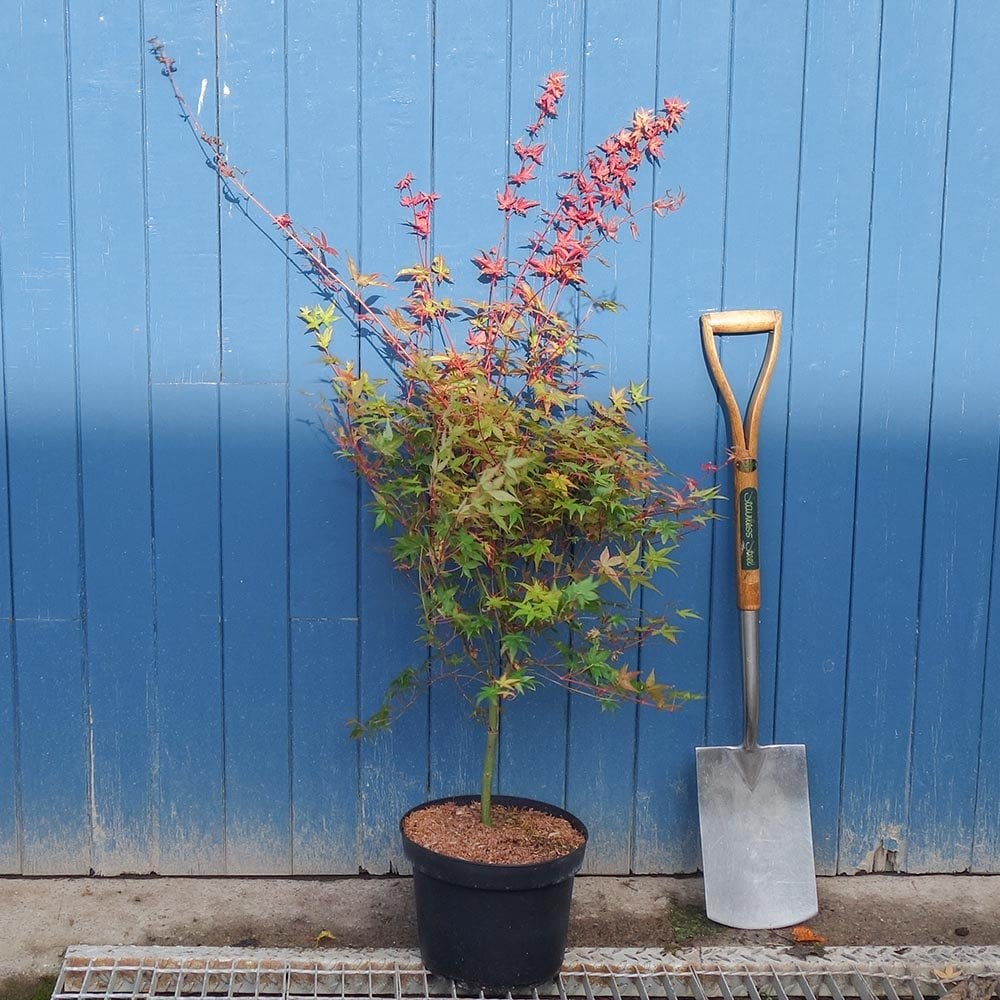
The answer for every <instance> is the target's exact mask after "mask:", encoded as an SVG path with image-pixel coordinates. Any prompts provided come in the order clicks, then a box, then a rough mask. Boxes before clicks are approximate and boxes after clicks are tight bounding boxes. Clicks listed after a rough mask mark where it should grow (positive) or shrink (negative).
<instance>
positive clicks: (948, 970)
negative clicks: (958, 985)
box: [931, 962, 962, 979]
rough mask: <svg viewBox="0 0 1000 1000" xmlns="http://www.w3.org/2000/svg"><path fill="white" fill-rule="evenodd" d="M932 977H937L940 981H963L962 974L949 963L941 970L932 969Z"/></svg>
mask: <svg viewBox="0 0 1000 1000" xmlns="http://www.w3.org/2000/svg"><path fill="white" fill-rule="evenodd" d="M931 975H932V976H937V978H938V979H961V978H962V973H961V972H959V971H958V969H956V968H955V966H954V965H952V964H951V962H949V963H948V964H947V965H944V966H942V967H941V968H940V969H931Z"/></svg>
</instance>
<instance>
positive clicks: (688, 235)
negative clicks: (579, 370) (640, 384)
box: [632, 0, 730, 874]
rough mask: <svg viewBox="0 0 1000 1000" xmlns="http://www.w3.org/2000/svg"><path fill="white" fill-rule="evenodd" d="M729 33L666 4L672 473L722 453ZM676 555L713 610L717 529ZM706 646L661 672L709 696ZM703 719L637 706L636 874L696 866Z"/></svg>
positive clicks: (665, 388) (695, 633) (700, 714)
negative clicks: (715, 357)
mask: <svg viewBox="0 0 1000 1000" xmlns="http://www.w3.org/2000/svg"><path fill="white" fill-rule="evenodd" d="M729 37H730V4H729V2H728V0H712V2H710V3H692V2H689V0H671V2H666V3H663V4H662V5H661V12H660V28H659V34H658V65H659V67H660V73H659V82H658V88H657V90H658V94H657V96H658V97H659V96H661V95H662V96H679V97H681V98H683V99H685V100H689V101H690V102H691V106H690V109H689V111H688V116H687V120H686V123H685V124H684V126H683V127H682V129H681V131H680V133H679V134H678V135H677V136H674V137H671V139H670V141H669V142H668V143H667V147H666V148H667V157H666V160H665V166H664V167H663V168H662V169H661V170H659V171H658V173H657V185H656V186H657V190H662V189H664V188H670V189H671V190H674V191H676V190H677V189H678V188H680V189H682V190H683V191H684V192H685V193H686V195H687V202H686V203H685V205H684V207H683V208H682V209H681V210H680V211H679V212H677V213H676V215H671V216H668V217H667V218H665V219H663V220H660V221H659V222H658V223H657V224H656V225H655V228H654V234H653V245H652V270H651V274H652V283H653V287H652V300H651V302H652V330H651V346H650V351H651V353H650V372H649V393H650V395H651V396H652V397H653V401H652V402H651V403H650V404H649V414H648V421H649V424H648V426H649V432H648V439H649V444H650V448H651V450H652V452H653V454H654V455H656V456H657V457H659V458H660V459H661V460H662V461H664V462H665V463H666V464H667V466H668V467H669V468H671V469H673V470H674V471H675V472H677V473H679V474H681V475H691V476H695V477H699V476H701V472H700V468H701V466H702V464H703V463H705V462H707V461H711V458H712V455H713V452H714V441H713V434H714V429H715V409H716V407H715V398H714V395H713V393H712V390H711V384H710V383H709V381H708V376H707V374H704V372H705V365H704V360H703V358H702V354H701V341H700V339H699V335H698V315H699V313H700V312H702V311H704V310H705V309H706V308H712V307H714V306H715V305H716V304H717V303H718V302H719V298H720V295H721V281H722V273H721V261H722V237H723V221H724V208H725V205H724V191H725V176H726V174H725V149H726V136H727V114H726V112H727V96H726V95H727V93H728V88H729ZM680 373H683V375H681V374H680ZM678 562H679V564H680V565H679V576H678V577H677V578H674V577H673V576H671V575H669V574H666V577H667V578H666V579H665V580H664V583H663V586H664V588H666V589H667V590H668V591H669V593H670V595H671V601H675V602H676V603H677V605H678V606H679V607H686V608H691V609H693V610H694V611H696V612H697V613H699V614H701V615H702V616H703V617H707V615H708V611H709V594H710V581H711V576H710V573H711V535H710V533H709V532H708V531H701V532H698V533H696V534H695V535H692V536H690V537H688V538H687V539H685V541H684V542H683V546H682V548H681V549H680V550H679V552H678ZM707 644H708V630H707V627H706V625H705V622H704V621H701V622H699V621H690V622H688V623H687V627H686V628H685V630H684V635H683V636H682V637H681V641H680V642H679V644H678V645H677V647H676V648H675V649H672V650H671V651H670V652H669V656H668V658H667V662H666V664H665V667H666V669H664V670H663V671H662V672H659V671H658V673H657V677H658V679H660V680H663V681H667V682H669V683H671V684H673V685H675V686H676V687H678V688H680V689H681V690H685V691H691V692H694V693H697V694H701V695H703V694H704V693H705V691H706V686H707V673H706V661H707ZM705 718H706V716H705V702H703V701H695V702H691V703H689V704H688V705H685V706H684V707H683V708H682V709H681V710H680V711H679V712H676V713H671V714H669V715H665V714H664V713H658V712H640V713H639V726H638V747H637V759H636V793H635V795H636V799H635V834H634V838H635V846H634V850H633V860H632V869H633V871H635V872H637V873H642V874H647V873H655V872H690V871H694V870H695V869H696V868H697V866H698V858H699V853H700V852H699V847H698V812H697V790H696V787H695V773H694V747H695V746H698V745H699V744H702V743H703V742H704V739H705Z"/></svg>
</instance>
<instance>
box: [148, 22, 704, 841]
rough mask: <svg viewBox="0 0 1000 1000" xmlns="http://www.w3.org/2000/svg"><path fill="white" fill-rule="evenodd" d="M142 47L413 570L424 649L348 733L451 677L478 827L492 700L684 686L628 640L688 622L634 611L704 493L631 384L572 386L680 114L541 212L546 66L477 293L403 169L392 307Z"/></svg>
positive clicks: (165, 63)
mask: <svg viewBox="0 0 1000 1000" xmlns="http://www.w3.org/2000/svg"><path fill="white" fill-rule="evenodd" d="M151 47H152V51H153V53H154V55H155V57H156V59H157V60H158V61H159V63H160V64H161V66H162V67H163V73H164V75H165V76H166V77H167V78H168V79H169V81H170V84H171V86H172V88H173V91H174V95H175V97H176V99H177V101H178V102H179V104H180V106H181V108H182V111H183V113H184V115H185V117H186V118H187V120H188V122H189V124H190V125H191V127H192V129H193V130H194V133H195V135H196V136H197V137H198V139H199V141H200V142H201V143H202V145H203V146H204V147H205V148H206V150H207V153H208V155H209V158H210V161H211V162H212V163H213V164H214V165H215V168H216V170H217V171H218V173H219V175H220V176H221V178H222V180H223V182H224V183H225V184H226V185H228V187H229V188H230V190H231V192H232V193H233V196H234V197H238V198H240V199H242V200H243V202H244V203H245V205H246V207H247V208H248V209H254V210H257V211H259V212H262V213H263V214H264V215H265V216H267V217H268V218H269V219H270V221H271V223H272V224H273V225H274V226H275V227H277V229H278V230H279V231H280V233H281V235H282V236H283V237H284V238H285V240H287V241H288V243H289V244H290V248H291V250H292V251H293V252H295V253H297V254H299V255H300V261H302V262H304V264H302V265H301V266H303V269H304V270H305V271H306V272H307V273H308V275H309V277H310V278H311V279H312V281H313V282H314V284H315V285H316V287H317V288H318V290H319V291H320V294H321V299H320V301H319V302H318V303H317V304H315V305H312V306H307V307H303V308H302V309H301V311H300V317H301V319H302V321H303V323H304V326H305V330H306V332H307V333H308V334H309V336H310V337H311V340H312V345H313V347H314V349H315V350H316V351H318V353H319V355H320V357H321V358H322V361H323V362H324V363H325V364H326V366H327V372H328V376H329V382H330V386H331V388H332V400H331V407H330V409H331V413H332V414H333V417H334V419H333V420H332V421H331V433H332V434H333V436H334V438H335V440H336V442H337V445H338V448H339V452H340V454H341V455H342V456H343V457H344V458H346V459H347V460H348V461H350V462H351V463H352V464H353V466H354V468H355V469H356V471H357V473H358V475H359V476H360V477H361V478H362V479H363V480H364V481H365V483H367V485H368V487H369V488H370V491H371V502H372V506H373V509H374V512H375V523H376V526H378V527H382V526H384V527H386V528H388V529H389V530H390V531H391V532H392V537H393V543H392V545H393V550H392V551H393V558H394V560H395V564H396V566H397V567H398V568H400V569H401V570H403V571H405V572H407V573H409V574H411V575H412V577H413V579H414V581H415V584H416V589H417V593H418V595H419V598H420V603H421V619H422V629H421V641H422V645H424V646H425V647H429V651H430V652H429V655H426V656H420V657H418V659H419V661H420V662H419V665H417V666H411V667H408V668H407V669H406V670H404V671H403V672H402V673H401V674H400V675H399V676H398V677H396V678H395V679H394V680H393V681H392V683H391V684H390V685H389V688H388V690H387V692H386V695H385V698H384V700H383V702H382V704H381V706H380V707H379V709H378V710H377V711H376V712H375V713H374V714H372V715H371V716H370V717H369V718H367V719H365V720H363V721H356V722H355V723H354V724H353V731H354V733H355V735H361V734H362V733H364V732H367V731H369V730H373V729H379V728H383V727H385V726H387V725H389V724H390V722H391V721H392V719H393V717H394V716H395V713H396V712H397V711H399V710H401V709H402V708H404V707H405V706H406V705H407V704H408V703H409V702H411V701H412V700H413V698H414V697H415V695H416V692H417V691H418V690H419V689H420V687H421V686H422V685H423V684H425V683H429V682H433V681H438V680H442V679H446V678H447V679H451V680H453V681H455V682H456V683H458V684H459V686H460V687H461V689H462V690H463V692H464V693H465V694H466V696H467V698H468V699H469V703H470V708H471V710H472V711H473V712H474V714H476V715H477V716H478V717H480V718H481V719H482V721H483V722H484V723H485V751H484V755H483V769H482V784H481V812H480V815H481V818H482V821H483V822H484V823H490V822H491V808H490V803H491V789H492V785H493V778H494V771H495V762H496V756H497V741H498V736H499V730H500V714H501V708H502V706H504V705H505V704H506V703H508V702H510V701H512V700H513V699H515V698H518V697H520V696H522V695H524V694H526V693H528V692H530V691H533V690H534V689H535V688H536V687H537V686H538V685H540V684H543V683H554V684H558V685H562V686H564V687H567V688H569V689H570V690H572V691H576V692H580V693H584V694H587V695H590V696H591V697H594V698H596V699H598V701H599V702H600V703H601V704H602V705H603V706H613V705H615V704H617V703H618V702H620V701H622V700H632V701H640V702H646V703H649V704H651V705H654V706H656V707H658V708H661V709H671V708H674V707H676V706H677V705H678V704H679V703H680V702H681V701H683V700H684V699H685V698H687V697H690V696H689V695H687V694H685V693H684V692H681V691H678V690H676V689H675V688H672V687H670V686H669V685H668V684H666V683H664V681H663V680H662V679H658V678H657V677H656V675H655V671H654V670H653V669H649V670H647V671H645V672H640V671H639V670H637V669H635V668H634V667H632V666H631V665H630V663H631V660H630V658H629V656H628V654H629V652H630V651H631V650H633V649H635V648H636V647H637V646H639V645H640V644H641V643H644V642H646V641H648V640H659V641H665V642H670V643H672V642H674V641H675V640H676V638H677V635H678V630H679V621H678V619H682V618H684V617H686V616H691V615H693V612H690V611H687V610H685V609H673V610H672V611H671V610H670V609H669V608H667V607H664V608H663V610H661V611H660V612H658V613H657V612H654V610H653V609H652V607H651V605H652V603H653V601H652V599H651V597H650V595H656V594H658V591H657V587H656V582H657V580H658V579H659V578H660V576H659V571H661V570H663V569H673V568H674V566H675V562H674V551H675V549H676V547H677V545H678V543H679V541H680V540H681V538H682V537H683V535H684V534H685V533H686V532H687V531H688V530H689V529H691V528H692V527H695V526H697V525H700V524H702V523H704V521H705V520H706V518H708V517H710V516H711V513H710V510H709V503H710V501H711V500H712V498H713V496H714V490H712V489H711V488H708V489H706V488H702V487H700V486H699V484H698V483H697V482H695V481H694V480H692V479H684V478H680V479H679V478H677V477H674V476H673V475H672V474H670V473H669V472H668V470H667V469H666V468H665V466H664V465H663V464H661V462H659V461H658V460H657V459H656V458H654V457H653V456H652V455H651V454H650V453H649V451H648V449H647V447H646V444H645V442H644V441H643V439H642V438H641V437H640V436H639V434H638V433H637V432H636V430H635V429H634V427H633V423H632V422H630V421H632V420H633V418H634V417H635V416H636V415H637V414H638V412H639V411H640V410H641V409H642V407H643V406H644V405H645V404H646V403H647V402H648V397H647V395H646V394H645V391H644V387H643V385H642V384H641V383H639V382H633V383H631V384H629V385H627V386H624V387H622V388H620V389H613V390H612V391H611V392H610V395H609V398H608V399H607V400H606V401H603V402H600V401H594V400H587V399H585V398H584V396H583V394H582V392H581V385H582V381H583V379H584V378H585V377H586V376H587V375H588V374H589V373H590V370H589V369H588V368H587V355H586V353H585V346H586V344H585V342H586V340H587V339H588V338H589V337H590V336H591V335H590V334H588V333H587V327H588V324H589V323H590V321H591V319H592V317H593V315H594V313H595V312H597V311H601V310H614V309H616V308H618V306H617V304H616V303H614V302H612V301H610V300H607V299H602V298H600V297H598V296H595V295H592V294H591V292H590V291H589V288H588V284H587V280H586V277H585V271H586V269H587V266H588V265H589V264H592V263H593V262H595V260H596V258H597V252H598V251H599V249H600V248H602V247H605V246H606V245H607V244H608V243H610V242H612V241H614V240H615V239H616V238H617V237H618V235H619V232H620V231H621V229H622V227H623V226H624V227H626V228H627V229H628V230H629V231H630V232H631V234H632V235H633V236H634V235H635V234H636V232H637V221H636V216H637V214H638V211H637V210H636V209H634V208H633V205H632V195H633V190H634V186H635V183H636V173H637V172H638V170H639V169H640V167H642V166H643V164H644V163H650V162H655V161H658V160H659V159H660V157H661V155H662V153H663V144H664V141H665V140H666V139H667V138H668V137H669V136H671V135H672V134H673V133H674V132H676V131H677V129H678V128H679V127H680V124H681V121H682V119H683V116H684V111H685V107H686V106H685V104H684V103H682V102H681V101H679V100H677V99H675V98H668V99H666V100H665V101H663V103H662V105H661V106H660V107H659V108H658V109H657V110H656V111H649V110H643V109H639V110H637V111H635V112H634V114H633V115H632V116H631V119H630V120H629V122H628V123H627V124H626V125H625V126H624V127H623V128H621V129H620V130H619V131H617V132H614V133H613V134H611V135H609V136H608V137H607V138H606V139H605V140H604V141H603V142H601V143H600V144H599V145H597V146H596V147H595V148H594V149H592V150H591V151H590V152H588V153H587V155H586V157H585V159H584V165H583V166H582V167H581V168H580V169H578V170H576V171H573V172H569V173H565V174H562V175H561V176H562V177H563V179H564V180H565V185H564V190H563V191H562V192H561V193H560V194H559V195H558V199H557V202H556V204H555V205H554V206H552V207H549V208H542V206H540V205H539V203H538V202H537V201H535V200H532V199H531V198H530V197H528V195H527V194H526V190H527V189H528V187H529V185H530V184H531V183H532V181H534V180H535V176H536V170H538V169H541V168H542V167H543V166H544V158H545V148H546V147H545V143H544V142H542V141H541V140H540V136H541V135H542V133H543V132H544V128H545V125H546V122H547V121H548V120H550V119H552V118H555V117H556V116H557V115H558V109H559V102H560V99H561V98H562V97H563V93H564V86H565V78H564V74H562V73H551V74H549V76H548V77H547V79H546V80H545V81H544V83H543V84H542V86H541V92H540V94H539V96H538V99H537V101H536V106H537V108H538V115H537V118H536V119H535V121H533V122H532V123H531V124H530V125H528V127H527V129H526V131H525V135H524V136H523V137H521V138H518V139H517V140H516V141H515V142H514V143H513V146H512V149H513V153H514V156H515V157H516V159H517V161H518V166H517V169H516V170H514V172H513V173H511V174H510V175H509V176H508V177H507V181H506V184H505V185H504V188H503V190H502V191H500V192H498V193H497V195H496V201H497V209H498V211H499V213H500V217H501V220H502V224H501V226H500V232H499V234H498V236H497V238H496V239H495V240H493V241H490V243H489V245H488V246H485V247H482V246H480V247H474V248H470V259H471V263H472V265H473V266H474V267H475V268H476V271H477V276H478V279H479V282H480V283H481V286H482V288H483V297H482V298H480V299H479V300H477V301H473V302H463V303H462V304H457V303H456V302H454V301H452V300H451V298H449V297H448V294H447V288H448V286H449V285H450V284H451V283H452V274H451V270H450V266H449V264H448V263H447V262H446V261H445V260H444V259H443V258H442V257H441V256H440V255H436V254H434V252H433V250H432V246H433V216H434V208H435V203H436V202H437V200H438V195H437V194H436V193H434V192H429V191H422V190H419V189H418V188H417V187H415V178H414V177H413V175H412V174H409V173H407V174H406V175H405V176H404V177H402V178H401V179H400V181H399V182H398V184H397V185H396V188H397V190H398V196H399V203H400V205H401V207H402V208H403V209H404V210H405V212H406V215H405V221H406V225H407V226H408V227H409V229H410V230H411V231H412V234H413V236H414V239H415V243H416V257H415V260H414V261H413V262H412V263H410V264H409V265H408V266H406V267H403V268H402V269H401V270H400V271H399V272H398V274H397V275H396V276H395V279H396V283H398V284H403V285H405V289H406V291H405V293H404V294H402V295H401V296H400V297H399V299H398V301H396V302H395V303H394V304H392V303H390V302H388V301H383V298H382V297H381V296H382V294H383V291H380V290H386V289H388V288H389V285H388V284H387V283H386V282H385V281H383V280H382V279H381V278H380V276H379V275H378V274H375V273H362V272H361V271H360V270H359V269H358V267H357V265H356V264H355V262H354V260H353V259H352V258H351V257H341V256H340V255H339V254H338V251H337V250H335V249H334V247H333V246H331V245H330V244H329V243H328V241H327V237H326V235H325V234H324V233H323V232H320V231H310V230H307V229H304V228H300V227H299V226H298V225H297V224H296V223H294V222H293V221H292V219H291V218H289V216H287V215H284V214H275V213H274V212H272V211H271V210H270V209H269V208H267V207H266V205H265V204H264V203H263V202H262V201H260V200H259V199H258V198H257V196H256V195H255V194H254V193H253V192H252V191H250V190H249V188H248V187H247V184H246V182H245V179H244V175H243V173H242V172H241V171H240V170H239V169H238V168H237V167H236V166H234V165H233V163H231V161H230V160H229V158H228V155H227V153H226V151H225V147H224V144H223V142H222V140H221V139H219V138H218V137H217V136H212V135H209V134H207V133H206V132H205V131H204V130H203V129H202V127H201V125H200V124H199V123H198V121H197V118H196V117H195V115H194V114H193V112H192V110H191V108H190V107H189V105H188V104H187V101H186V100H185V98H184V96H183V94H182V93H181V91H180V90H179V88H178V86H177V82H176V73H175V71H176V67H175V65H174V62H173V60H172V59H171V58H170V57H169V56H168V55H167V54H166V52H165V50H164V47H163V45H162V43H160V42H159V41H158V40H156V39H151ZM682 201H683V196H682V195H680V194H671V193H669V192H668V193H666V194H664V195H663V196H662V197H660V198H658V199H656V200H654V201H653V202H652V204H651V205H648V206H646V208H649V209H651V210H652V211H653V212H654V213H655V214H657V215H665V214H667V213H670V212H673V211H676V210H677V209H678V208H679V207H680V205H681V203H682ZM515 216H522V217H530V218H533V219H535V220H537V228H536V229H535V231H534V232H533V233H532V235H531V236H530V237H529V239H528V241H527V245H526V247H524V248H523V253H520V254H516V253H512V252H511V251H510V250H509V244H510V243H511V242H512V239H511V234H510V225H511V222H512V220H513V218H514V217H515ZM341 261H343V264H341V263H340V262H341ZM581 304H582V307H581ZM570 306H573V308H569V307H570ZM338 320H339V321H341V322H342V325H343V326H344V327H346V328H347V331H348V333H347V337H346V338H344V339H346V340H347V346H348V347H349V350H348V351H347V353H348V354H353V353H354V349H353V347H352V346H351V343H352V338H353V336H356V335H360V336H361V337H363V338H366V339H368V340H370V341H373V342H374V343H375V344H376V345H377V346H378V348H379V353H380V354H381V355H382V356H383V357H384V358H387V359H388V361H389V363H390V365H391V367H392V370H393V375H394V378H393V379H392V380H391V382H390V381H387V380H386V379H383V378H376V377H372V376H371V375H370V374H369V373H368V372H366V371H365V370H364V369H361V368H359V367H358V366H357V365H355V363H354V362H353V361H351V360H348V359H345V357H344V350H343V348H339V347H338V346H337V345H336V344H335V337H334V330H335V326H336V323H337V322H338ZM641 590H642V591H645V592H646V594H647V597H646V599H645V600H644V602H643V603H642V607H641V609H640V606H639V600H638V596H639V593H640V591H641Z"/></svg>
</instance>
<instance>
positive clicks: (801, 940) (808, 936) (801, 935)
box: [792, 924, 826, 944]
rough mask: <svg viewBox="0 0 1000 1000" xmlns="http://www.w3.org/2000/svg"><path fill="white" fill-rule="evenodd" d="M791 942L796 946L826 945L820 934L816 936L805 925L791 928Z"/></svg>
mask: <svg viewBox="0 0 1000 1000" xmlns="http://www.w3.org/2000/svg"><path fill="white" fill-rule="evenodd" d="M792 940H793V941H794V942H795V943H796V944H826V938H825V937H823V935H822V934H817V933H816V932H815V931H814V930H813V929H812V928H811V927H806V925H805V924H800V925H799V926H798V927H793V928H792Z"/></svg>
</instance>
